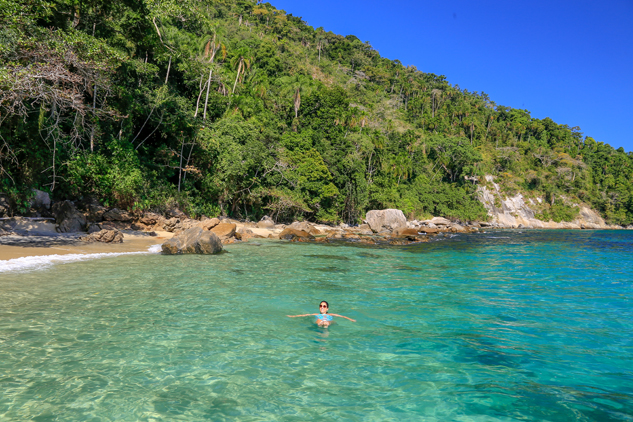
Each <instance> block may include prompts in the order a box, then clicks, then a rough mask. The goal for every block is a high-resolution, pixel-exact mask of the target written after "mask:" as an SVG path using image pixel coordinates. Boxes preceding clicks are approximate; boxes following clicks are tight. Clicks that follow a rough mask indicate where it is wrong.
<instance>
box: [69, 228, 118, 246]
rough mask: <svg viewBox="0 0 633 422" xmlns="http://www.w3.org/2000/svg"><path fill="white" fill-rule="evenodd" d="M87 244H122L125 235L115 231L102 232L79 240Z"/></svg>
mask: <svg viewBox="0 0 633 422" xmlns="http://www.w3.org/2000/svg"><path fill="white" fill-rule="evenodd" d="M79 239H80V240H83V241H85V242H103V243H122V242H123V233H121V232H120V231H118V230H116V229H114V230H100V231H98V232H94V233H90V234H89V235H88V236H83V237H80V238H79Z"/></svg>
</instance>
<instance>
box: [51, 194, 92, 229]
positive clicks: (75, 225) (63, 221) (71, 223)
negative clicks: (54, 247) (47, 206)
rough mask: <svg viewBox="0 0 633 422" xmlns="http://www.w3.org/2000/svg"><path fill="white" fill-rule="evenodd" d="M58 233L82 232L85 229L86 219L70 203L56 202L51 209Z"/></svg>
mask: <svg viewBox="0 0 633 422" xmlns="http://www.w3.org/2000/svg"><path fill="white" fill-rule="evenodd" d="M52 211H53V215H54V216H55V223H57V231H58V232H59V233H73V232H83V231H85V229H86V217H85V216H84V215H83V214H82V213H80V212H79V211H78V210H77V208H76V207H75V204H73V203H72V202H70V201H62V202H56V203H55V204H54V205H53V208H52Z"/></svg>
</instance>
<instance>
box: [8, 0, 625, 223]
mask: <svg viewBox="0 0 633 422" xmlns="http://www.w3.org/2000/svg"><path fill="white" fill-rule="evenodd" d="M289 12H292V11H289ZM0 60H1V62H2V66H1V68H0V192H4V193H6V194H9V195H11V196H12V197H13V198H14V199H15V200H16V201H17V202H18V205H19V208H21V210H22V211H25V207H26V204H27V203H28V199H29V195H30V192H31V189H32V188H37V189H42V190H47V191H49V192H51V194H52V196H53V197H54V198H56V199H67V198H69V199H78V198H81V197H87V196H90V197H94V198H96V199H99V200H100V201H103V202H104V203H106V204H108V205H111V206H114V205H116V206H119V207H123V208H128V209H130V210H148V209H155V210H161V209H165V208H167V207H171V206H179V207H181V208H182V209H183V210H185V211H187V212H189V213H190V214H192V215H202V214H205V215H208V216H213V215H219V214H223V215H228V216H232V217H235V218H250V219H258V218H260V217H261V216H262V215H264V214H269V215H272V216H273V218H275V219H277V220H281V221H284V220H291V219H293V218H298V219H307V220H312V221H320V222H328V223H337V222H348V223H356V222H358V221H359V220H360V219H361V218H362V217H363V216H364V213H365V211H367V210H368V209H379V208H387V207H389V208H399V209H402V210H403V211H404V212H405V214H407V215H408V216H410V217H425V216H429V215H441V216H445V217H455V218H460V219H462V220H475V219H485V218H486V211H485V209H484V208H483V207H482V205H481V204H480V203H479V201H478V200H477V199H476V195H475V190H476V187H477V185H478V183H483V180H484V179H483V175H485V174H491V175H494V176H497V179H496V180H497V181H499V182H500V184H501V186H502V187H503V189H504V190H505V191H506V192H507V193H508V194H514V193H516V192H522V193H524V194H525V195H527V196H533V197H542V198H544V199H545V201H544V202H543V204H544V205H542V207H543V208H542V209H540V210H539V212H541V214H542V216H543V217H544V218H554V219H556V220H561V219H562V220H570V219H572V218H573V217H574V216H575V213H576V212H577V211H576V209H577V208H575V207H572V206H571V205H572V204H578V203H584V204H587V205H589V206H591V207H593V208H595V209H597V210H599V211H600V212H601V213H602V214H603V216H604V217H605V219H606V220H607V221H608V222H610V223H614V224H630V223H631V222H633V183H631V181H632V179H633V155H632V154H631V153H626V152H625V151H624V150H623V149H622V148H620V149H618V150H615V149H613V148H612V147H610V146H609V145H608V144H606V143H603V142H596V141H595V140H594V139H592V138H591V137H585V136H584V135H583V133H582V132H580V129H579V128H570V127H568V126H567V125H564V124H557V123H555V122H554V121H552V120H551V119H549V118H546V119H543V120H541V119H535V118H532V117H531V116H530V113H529V112H528V111H527V110H519V109H513V108H510V107H505V106H501V105H497V104H495V103H494V101H493V100H492V99H490V98H488V96H487V95H486V94H485V93H479V92H469V91H468V90H466V89H461V88H460V87H459V86H458V85H452V84H450V83H449V82H448V81H446V79H445V78H444V77H443V76H437V75H434V74H432V73H424V72H422V71H419V70H417V69H416V68H415V67H413V66H408V67H405V66H403V65H402V64H401V63H400V62H399V61H397V60H396V61H392V60H388V59H385V58H382V57H380V55H379V54H378V52H377V51H376V50H374V49H373V48H372V47H371V45H370V44H368V43H366V42H361V41H360V40H359V39H358V38H356V37H354V36H352V35H350V36H347V37H343V36H340V35H336V34H333V33H331V32H325V31H324V30H323V29H322V28H316V29H315V28H313V27H311V26H308V25H307V24H306V23H305V22H303V21H302V20H301V18H298V17H295V16H292V15H291V14H290V13H286V12H285V11H282V10H277V9H275V8H274V6H272V5H270V4H268V3H266V4H256V2H255V1H246V0H242V1H228V0H226V1H222V0H217V1H214V0H180V1H174V0H167V1H159V0H139V1H132V0H110V1H102V0H84V1H79V0H59V1H52V0H0ZM456 82H458V81H456ZM603 141H604V140H603Z"/></svg>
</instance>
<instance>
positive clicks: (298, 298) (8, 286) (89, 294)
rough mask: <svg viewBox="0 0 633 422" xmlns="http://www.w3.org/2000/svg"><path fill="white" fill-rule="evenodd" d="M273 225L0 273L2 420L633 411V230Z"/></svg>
mask: <svg viewBox="0 0 633 422" xmlns="http://www.w3.org/2000/svg"><path fill="white" fill-rule="evenodd" d="M492 236H494V237H503V238H502V239H501V238H497V239H491V238H490V237H492ZM258 243H259V244H260V245H261V246H259V247H252V246H251V245H248V244H244V245H231V246H228V247H227V249H228V250H229V252H230V253H227V254H222V255H219V256H212V257H209V256H177V257H163V256H158V255H138V256H137V255H134V256H119V257H105V258H103V259H98V260H94V261H87V262H77V263H67V264H60V265H54V266H52V267H49V268H48V269H45V270H42V271H31V272H27V273H21V274H11V273H5V274H1V275H0V303H2V305H1V306H0V345H1V347H0V388H1V389H2V394H1V395H0V419H1V420H3V421H5V420H6V421H23V420H95V421H96V420H117V421H118V420H130V421H136V420H147V421H149V420H191V421H197V420H314V419H321V418H323V417H324V416H325V417H328V418H329V419H335V420H337V419H338V420H359V421H361V420H428V421H453V420H486V421H487V420H551V421H609V420H630V419H633V405H632V403H633V364H632V361H631V356H632V355H633V344H632V343H631V338H633V336H632V334H633V328H632V324H631V321H633V310H632V309H633V306H632V305H633V303H632V302H633V299H632V297H633V295H632V293H633V291H632V289H633V283H631V280H633V262H632V261H633V260H632V258H631V256H632V255H631V253H630V252H631V247H632V244H633V234H631V233H630V232H564V231H549V232H537V231H531V232H523V233H519V232H516V231H497V232H491V233H486V234H483V235H463V236H459V237H457V238H452V239H443V240H441V241H437V242H429V243H425V244H419V245H410V246H405V247H398V248H387V247H375V248H368V247H366V246H362V247H359V246H353V245H343V244H335V245H311V244H289V243H283V244H280V243H275V242H271V241H267V240H262V241H261V242H258ZM328 264H334V265H328ZM321 300H327V301H328V302H329V303H330V312H331V313H337V314H342V315H346V316H349V317H351V318H354V319H356V320H357V322H356V323H353V322H350V321H348V320H345V319H342V318H335V320H336V323H335V324H333V325H332V326H330V327H329V328H320V327H318V326H316V324H314V317H305V318H287V317H286V315H297V314H305V313H317V312H318V304H319V302H320V301H321Z"/></svg>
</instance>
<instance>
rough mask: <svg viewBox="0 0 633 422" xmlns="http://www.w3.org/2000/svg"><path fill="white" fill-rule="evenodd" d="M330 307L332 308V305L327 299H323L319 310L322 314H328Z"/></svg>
mask: <svg viewBox="0 0 633 422" xmlns="http://www.w3.org/2000/svg"><path fill="white" fill-rule="evenodd" d="M328 309H330V305H329V304H328V303H327V302H326V301H325V300H322V301H321V303H319V311H320V312H321V313H322V314H327V311H328Z"/></svg>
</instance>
